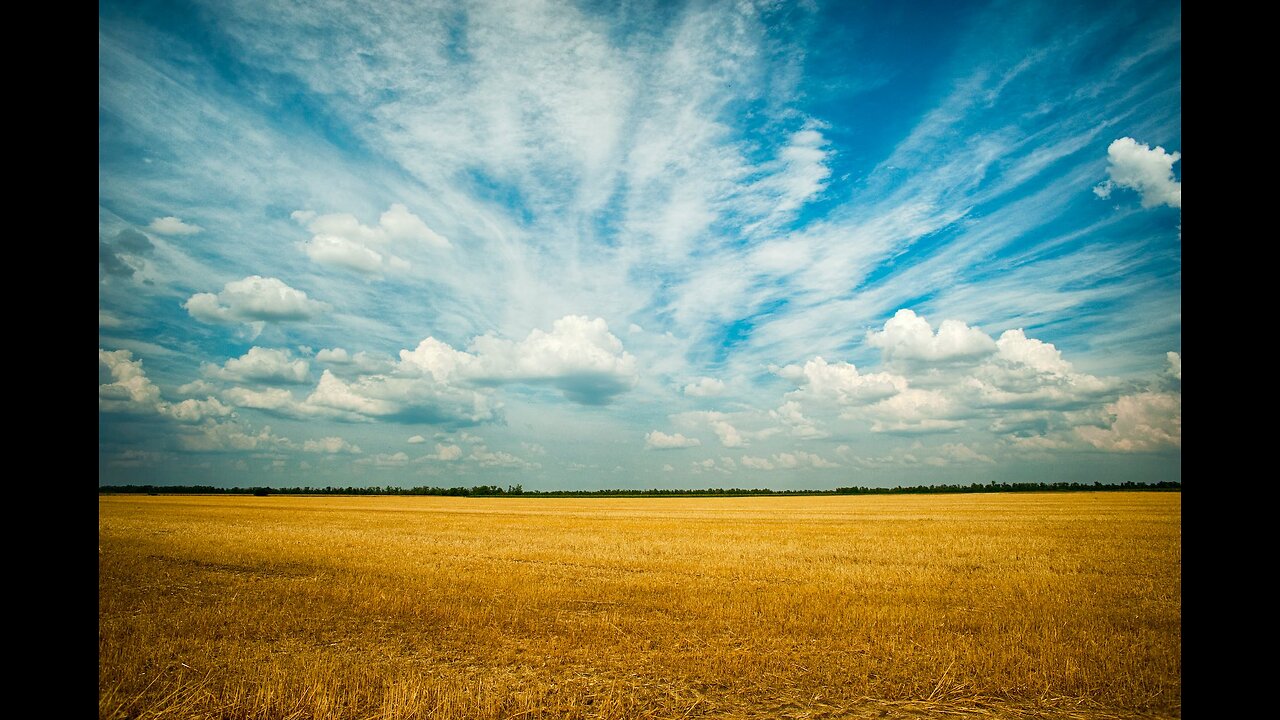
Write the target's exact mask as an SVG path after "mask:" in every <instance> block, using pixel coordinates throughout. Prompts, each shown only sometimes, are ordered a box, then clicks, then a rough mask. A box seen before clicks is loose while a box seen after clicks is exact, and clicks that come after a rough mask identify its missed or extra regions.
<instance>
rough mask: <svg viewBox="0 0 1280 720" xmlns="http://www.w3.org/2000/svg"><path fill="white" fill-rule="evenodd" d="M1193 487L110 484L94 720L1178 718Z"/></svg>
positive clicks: (103, 526) (102, 522)
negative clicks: (766, 489) (136, 488)
mask: <svg viewBox="0 0 1280 720" xmlns="http://www.w3.org/2000/svg"><path fill="white" fill-rule="evenodd" d="M1181 502H1182V500H1181V494H1180V493H1117V492H1112V493H1069V494H1010V495H1004V494H1000V495H941V496H929V495H924V496H876V497H832V496H817V497H761V498H680V499H676V498H654V499H616V498H615V499H599V498H591V499H564V500H559V499H516V498H493V499H471V498H428V497H413V498H398V497H361V498H329V497H325V498H321V497H278V496H273V497H261V498H255V497H214V496H208V497H206V496H179V497H145V496H101V497H100V499H99V505H98V508H99V509H98V667H99V675H98V688H99V711H98V712H99V717H101V718H125V717H130V718H263V719H267V718H270V719H272V720H275V719H284V718H299V719H302V718H333V719H335V720H337V719H338V718H343V719H346V718H353V719H354V718H438V719H440V720H454V719H457V720H463V719H466V720H489V719H493V720H516V719H520V720H524V719H533V718H618V719H620V720H621V719H626V720H630V719H631V718H863V717H868V718H877V717H884V718H919V717H937V716H950V717H969V716H973V717H983V718H1025V717H1049V718H1058V717H1061V718H1129V717H1180V716H1181V691H1182V683H1181V679H1182V673H1181V642H1182V601H1181V583H1182V564H1181V545H1182V542H1181V516H1182V505H1181Z"/></svg>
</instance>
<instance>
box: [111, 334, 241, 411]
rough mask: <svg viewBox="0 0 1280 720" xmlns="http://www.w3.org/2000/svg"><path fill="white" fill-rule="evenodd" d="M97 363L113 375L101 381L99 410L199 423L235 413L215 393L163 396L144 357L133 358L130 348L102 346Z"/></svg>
mask: <svg viewBox="0 0 1280 720" xmlns="http://www.w3.org/2000/svg"><path fill="white" fill-rule="evenodd" d="M98 366H99V368H100V371H99V372H100V374H101V371H102V370H105V371H106V372H107V374H108V375H109V376H110V381H109V382H100V383H99V384H98V411H99V412H116V413H132V414H137V415H150V414H155V415H160V416H163V417H167V418H169V419H171V420H174V421H177V422H179V423H198V422H201V421H203V420H205V419H207V418H218V417H225V416H227V415H230V414H231V413H232V408H230V407H228V406H227V405H224V404H223V403H221V402H219V401H218V400H217V399H216V398H213V397H206V398H204V399H203V400H200V399H195V398H191V399H187V400H183V401H181V402H177V403H172V402H168V401H166V400H165V399H164V398H163V397H161V394H160V388H158V387H156V385H155V384H154V383H152V382H151V380H150V379H149V378H148V377H147V374H146V371H145V370H143V367H142V360H141V359H138V360H135V359H133V353H132V352H130V351H129V350H114V351H111V352H108V351H106V350H103V349H101V348H99V349H98ZM102 379H106V378H102Z"/></svg>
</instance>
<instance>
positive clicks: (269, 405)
mask: <svg viewBox="0 0 1280 720" xmlns="http://www.w3.org/2000/svg"><path fill="white" fill-rule="evenodd" d="M184 387H185V386H184ZM219 395H221V396H222V399H223V400H226V401H227V402H229V403H231V404H233V405H235V406H236V407H241V408H252V409H254V410H266V411H268V412H273V413H276V414H278V415H288V416H290V417H307V416H312V415H317V414H321V415H323V414H328V415H336V413H326V412H321V413H316V412H312V411H311V410H312V408H310V407H309V406H306V405H304V404H302V403H299V402H298V400H297V398H295V397H294V396H293V393H292V392H290V391H288V390H286V389H284V388H279V387H268V388H260V389H254V388H246V387H230V388H227V389H225V390H223V391H221V392H220V393H219Z"/></svg>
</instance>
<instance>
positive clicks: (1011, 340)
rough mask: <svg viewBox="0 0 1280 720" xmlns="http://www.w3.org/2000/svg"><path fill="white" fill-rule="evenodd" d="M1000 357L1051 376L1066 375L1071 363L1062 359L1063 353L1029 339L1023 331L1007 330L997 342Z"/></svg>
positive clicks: (1046, 344)
mask: <svg viewBox="0 0 1280 720" xmlns="http://www.w3.org/2000/svg"><path fill="white" fill-rule="evenodd" d="M996 345H998V346H999V350H1000V352H999V357H1000V359H1001V360H1005V361H1008V362H1010V363H1013V364H1016V365H1022V366H1024V367H1027V368H1030V369H1032V370H1035V371H1036V372H1039V373H1045V374H1049V375H1059V376H1061V375H1066V374H1068V373H1070V372H1071V363H1069V362H1067V361H1066V360H1064V359H1063V358H1062V351H1060V350H1058V348H1056V347H1054V346H1053V345H1051V344H1049V343H1047V342H1042V341H1040V340H1036V339H1035V338H1029V337H1027V335H1026V333H1025V332H1023V331H1022V330H1020V329H1019V330H1006V331H1005V332H1004V333H1003V334H1001V335H1000V339H999V340H998V341H996Z"/></svg>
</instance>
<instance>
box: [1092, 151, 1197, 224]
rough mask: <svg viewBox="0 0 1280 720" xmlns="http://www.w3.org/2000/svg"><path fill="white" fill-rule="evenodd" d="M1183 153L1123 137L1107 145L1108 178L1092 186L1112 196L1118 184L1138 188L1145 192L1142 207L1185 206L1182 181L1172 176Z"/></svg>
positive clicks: (1102, 196)
mask: <svg viewBox="0 0 1280 720" xmlns="http://www.w3.org/2000/svg"><path fill="white" fill-rule="evenodd" d="M1181 157H1182V154H1181V153H1178V152H1174V153H1168V152H1165V149H1164V148H1163V147H1160V146H1159V145H1157V146H1156V147H1155V149H1154V150H1153V149H1152V148H1151V146H1149V145H1147V144H1146V143H1140V142H1138V141H1137V140H1134V139H1133V138H1131V137H1123V138H1120V139H1119V140H1116V141H1114V142H1112V143H1111V145H1110V146H1108V147H1107V175H1108V176H1110V179H1109V180H1106V181H1104V182H1102V183H1099V184H1098V185H1097V186H1095V187H1094V188H1093V192H1094V194H1096V195H1097V196H1098V197H1100V198H1104V199H1105V198H1109V197H1111V191H1112V190H1113V189H1115V188H1117V187H1122V188H1128V189H1130V190H1135V191H1137V192H1138V194H1140V195H1141V196H1142V207H1144V208H1150V207H1155V206H1157V205H1168V206H1169V207H1174V208H1181V207H1182V183H1181V182H1179V181H1177V180H1174V179H1173V164H1174V163H1176V162H1178V160H1179V159H1180V158H1181Z"/></svg>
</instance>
